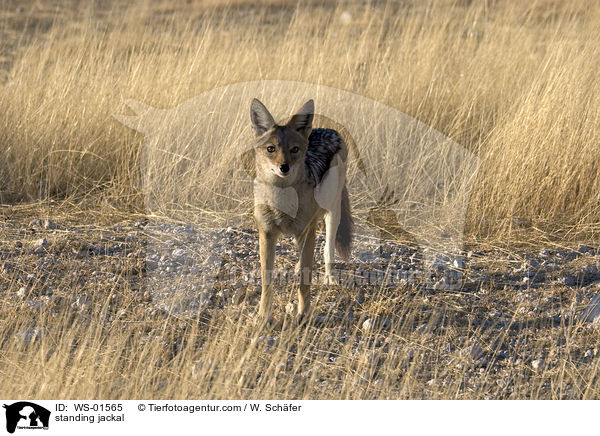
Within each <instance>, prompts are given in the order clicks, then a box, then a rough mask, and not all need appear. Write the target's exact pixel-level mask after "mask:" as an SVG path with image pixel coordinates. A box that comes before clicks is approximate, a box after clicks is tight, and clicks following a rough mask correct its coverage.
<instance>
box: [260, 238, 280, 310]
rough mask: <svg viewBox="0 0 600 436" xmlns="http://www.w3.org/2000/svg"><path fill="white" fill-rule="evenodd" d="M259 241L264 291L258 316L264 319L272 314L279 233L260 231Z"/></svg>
mask: <svg viewBox="0 0 600 436" xmlns="http://www.w3.org/2000/svg"><path fill="white" fill-rule="evenodd" d="M258 238H259V239H258V242H259V245H260V277H261V281H262V293H261V296H260V308H259V310H258V316H259V318H261V319H262V320H264V321H267V320H268V319H269V316H270V315H271V304H272V300H273V266H274V264H275V244H276V241H277V235H276V234H274V233H267V232H265V231H263V230H260V229H259V231H258Z"/></svg>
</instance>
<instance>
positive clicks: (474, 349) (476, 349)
mask: <svg viewBox="0 0 600 436" xmlns="http://www.w3.org/2000/svg"><path fill="white" fill-rule="evenodd" d="M460 355H461V356H462V357H467V358H470V359H471V360H474V361H475V360H478V359H480V358H481V357H483V348H481V347H480V346H479V345H477V344H473V345H471V346H470V347H467V348H463V349H462V350H460Z"/></svg>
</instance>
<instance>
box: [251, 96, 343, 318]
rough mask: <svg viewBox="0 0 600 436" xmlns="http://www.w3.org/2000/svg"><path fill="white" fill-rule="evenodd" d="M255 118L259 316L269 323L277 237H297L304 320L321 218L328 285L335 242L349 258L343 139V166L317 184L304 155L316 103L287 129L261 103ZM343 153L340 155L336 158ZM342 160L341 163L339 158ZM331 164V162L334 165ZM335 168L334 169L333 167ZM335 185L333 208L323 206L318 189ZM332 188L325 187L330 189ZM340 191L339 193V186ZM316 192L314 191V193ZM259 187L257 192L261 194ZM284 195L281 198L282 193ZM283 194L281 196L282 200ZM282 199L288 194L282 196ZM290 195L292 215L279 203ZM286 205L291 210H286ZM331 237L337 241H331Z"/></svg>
mask: <svg viewBox="0 0 600 436" xmlns="http://www.w3.org/2000/svg"><path fill="white" fill-rule="evenodd" d="M251 119H252V122H253V127H254V129H255V132H256V134H257V139H256V143H255V146H254V158H255V170H256V179H255V205H254V218H255V221H256V225H257V227H258V230H259V244H260V262H261V279H262V295H261V301H260V308H259V316H260V317H261V318H262V319H268V318H269V316H270V309H271V305H272V299H273V280H272V275H273V268H274V256H275V244H276V241H277V238H278V236H279V235H282V234H284V235H292V236H294V237H295V239H296V242H297V245H298V253H299V275H300V277H299V279H300V280H299V282H300V286H299V291H298V315H299V316H300V317H305V316H306V315H307V314H308V313H309V311H310V283H311V276H312V270H313V259H314V248H315V232H316V227H317V224H318V222H319V220H321V219H322V218H324V217H325V218H326V220H325V222H326V226H327V228H328V232H327V233H328V238H329V239H328V243H327V244H326V250H329V251H328V252H326V256H325V257H326V260H327V261H328V262H327V263H326V281H327V282H328V283H331V282H334V279H333V276H332V273H331V270H332V267H333V256H332V251H333V248H332V244H331V243H330V242H334V243H336V245H337V248H338V252H340V253H341V254H343V255H345V256H348V255H349V253H350V242H351V232H352V217H351V215H350V202H349V198H348V192H347V189H346V187H345V175H346V166H345V158H346V156H347V150H346V148H345V144H343V141H342V149H340V150H338V152H337V153H336V154H335V155H334V157H335V159H334V160H335V162H336V164H337V165H339V166H338V167H337V168H336V169H335V171H334V172H332V173H331V174H332V175H331V176H327V177H325V178H324V179H323V181H322V183H320V184H319V186H315V185H314V182H312V181H311V180H310V179H309V178H307V177H306V173H305V163H304V158H305V153H306V150H307V148H308V137H309V136H310V133H311V129H312V120H313V103H312V100H310V101H309V102H307V103H306V104H305V105H304V106H303V107H302V108H301V109H300V110H299V111H298V113H297V114H296V115H294V116H292V118H291V119H290V120H289V121H288V123H286V124H284V125H277V124H276V123H275V122H274V120H273V119H272V117H271V115H270V114H269V113H268V111H267V109H266V108H265V107H264V106H263V105H262V103H260V102H259V101H258V100H254V101H253V103H252V107H251ZM338 155H339V156H338ZM340 156H341V157H343V159H341V158H340ZM282 165H289V172H287V173H285V174H283V173H282V171H281V170H280V168H281V166H282ZM332 165H333V163H332ZM330 169H331V168H330ZM326 183H329V184H330V185H328V186H333V188H332V189H334V190H333V191H332V190H329V191H328V192H333V193H334V194H335V195H334V197H333V198H334V199H333V208H332V209H325V208H323V207H322V206H323V204H324V203H323V202H320V201H319V199H320V197H319V195H318V192H317V191H318V190H319V189H321V190H323V189H325V188H324V187H323V186H320V185H325V184H326ZM328 186H326V188H327V189H329V188H328ZM337 187H339V189H338V188H337ZM315 188H316V190H315ZM257 189H258V190H259V192H258V194H257ZM282 193H283V194H282ZM278 196H279V197H278ZM281 196H286V198H282V197H281ZM289 196H293V197H295V198H294V199H293V200H294V201H293V202H291V203H292V204H293V205H294V206H295V208H294V210H293V211H292V212H287V213H286V212H284V211H282V210H281V209H283V207H279V208H278V207H276V205H277V204H278V202H279V203H280V204H283V203H286V205H287V203H289V202H287V200H289V198H287V197H289ZM286 207H287V206H286ZM327 207H328V208H329V206H327ZM331 235H333V238H332V237H331Z"/></svg>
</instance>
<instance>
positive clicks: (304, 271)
mask: <svg viewBox="0 0 600 436" xmlns="http://www.w3.org/2000/svg"><path fill="white" fill-rule="evenodd" d="M297 242H298V248H299V252H300V288H299V290H298V315H299V316H306V315H308V311H309V310H310V282H311V278H312V269H313V260H314V255H315V228H314V227H312V226H311V227H309V228H307V229H306V232H305V233H304V234H303V235H302V237H300V238H298V241H297Z"/></svg>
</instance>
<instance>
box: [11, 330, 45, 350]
mask: <svg viewBox="0 0 600 436" xmlns="http://www.w3.org/2000/svg"><path fill="white" fill-rule="evenodd" d="M44 333H45V329H44V328H41V327H35V328H32V329H29V330H25V331H20V332H19V333H17V334H16V335H15V338H17V339H18V340H20V341H22V343H23V345H25V346H27V345H29V344H31V343H33V342H35V341H37V340H39V339H41V338H42V336H43V334H44Z"/></svg>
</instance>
